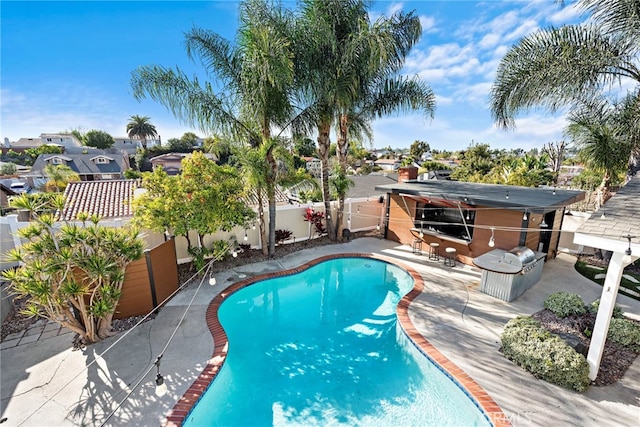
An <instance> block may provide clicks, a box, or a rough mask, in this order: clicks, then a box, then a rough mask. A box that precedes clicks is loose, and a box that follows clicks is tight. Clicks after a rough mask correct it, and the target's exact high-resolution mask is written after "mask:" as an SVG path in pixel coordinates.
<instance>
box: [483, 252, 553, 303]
mask: <svg viewBox="0 0 640 427" xmlns="http://www.w3.org/2000/svg"><path fill="white" fill-rule="evenodd" d="M545 256H546V254H544V253H542V252H534V251H532V250H531V249H529V248H527V247H526V246H516V247H515V248H513V249H511V250H510V251H505V250H503V249H494V250H492V251H490V252H487V253H486V254H483V255H481V256H479V257H478V258H475V259H474V260H473V263H474V264H475V265H476V266H478V267H480V268H481V269H482V279H481V281H480V291H481V292H484V293H486V294H488V295H491V296H494V297H496V298H500V299H502V300H505V301H513V300H514V299H516V298H517V297H519V296H520V295H522V294H523V293H524V292H525V291H526V290H527V289H529V288H530V287H531V286H533V285H534V284H536V283H537V282H538V280H540V276H541V275H542V268H543V266H544V257H545Z"/></svg>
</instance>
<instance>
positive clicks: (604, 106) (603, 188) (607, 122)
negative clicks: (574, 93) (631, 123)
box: [566, 100, 632, 203]
mask: <svg viewBox="0 0 640 427" xmlns="http://www.w3.org/2000/svg"><path fill="white" fill-rule="evenodd" d="M626 112H627V110H626V104H621V105H616V104H613V105H612V104H610V103H609V102H607V101H604V100H601V101H599V102H592V103H589V104H585V105H583V106H582V107H580V108H578V109H575V110H573V111H572V112H571V113H570V114H569V117H568V119H569V126H567V129H566V134H567V135H568V136H569V137H571V138H572V140H573V142H574V143H575V145H576V146H577V148H578V149H579V151H578V158H579V159H580V160H581V161H582V162H584V163H585V165H586V166H588V167H590V168H591V169H593V170H595V171H600V172H602V183H601V184H600V203H604V202H605V201H606V200H607V199H608V198H609V196H610V194H609V188H610V187H611V181H612V179H613V177H615V176H616V175H618V174H619V173H621V172H623V171H624V170H625V169H626V167H627V165H628V162H629V157H630V155H631V144H632V141H631V139H630V138H629V133H628V129H627V125H628V122H627V121H626V120H624V119H625V113H626Z"/></svg>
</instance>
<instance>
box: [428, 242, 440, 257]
mask: <svg viewBox="0 0 640 427" xmlns="http://www.w3.org/2000/svg"><path fill="white" fill-rule="evenodd" d="M429 259H430V260H433V261H440V243H429Z"/></svg>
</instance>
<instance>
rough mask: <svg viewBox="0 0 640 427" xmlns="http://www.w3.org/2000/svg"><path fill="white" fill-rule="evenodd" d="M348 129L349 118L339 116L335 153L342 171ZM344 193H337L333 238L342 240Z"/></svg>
mask: <svg viewBox="0 0 640 427" xmlns="http://www.w3.org/2000/svg"><path fill="white" fill-rule="evenodd" d="M348 130H349V119H348V116H347V115H346V114H342V115H341V116H340V129H339V131H338V141H337V149H336V155H337V156H338V164H339V165H340V168H341V169H342V171H343V172H344V173H345V174H346V172H347V157H348V156H349V140H348V139H347V132H348ZM344 197H345V194H344V193H340V194H338V213H337V214H336V227H335V233H336V234H335V240H338V241H339V242H341V241H342V230H343V229H344V225H343V218H344Z"/></svg>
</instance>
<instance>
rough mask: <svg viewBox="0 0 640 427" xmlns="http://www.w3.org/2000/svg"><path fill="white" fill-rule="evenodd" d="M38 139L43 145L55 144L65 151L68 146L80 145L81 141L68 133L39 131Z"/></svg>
mask: <svg viewBox="0 0 640 427" xmlns="http://www.w3.org/2000/svg"><path fill="white" fill-rule="evenodd" d="M40 140H41V141H42V144H43V145H56V146H59V147H62V148H64V149H65V151H66V150H67V149H68V148H73V147H82V142H80V141H78V138H76V137H75V136H74V135H72V134H70V133H41V134H40Z"/></svg>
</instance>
